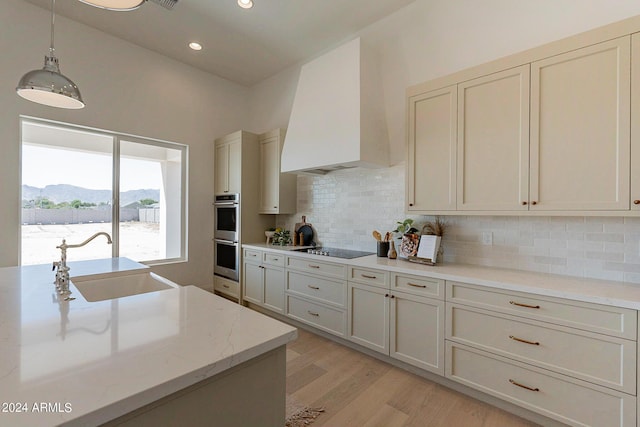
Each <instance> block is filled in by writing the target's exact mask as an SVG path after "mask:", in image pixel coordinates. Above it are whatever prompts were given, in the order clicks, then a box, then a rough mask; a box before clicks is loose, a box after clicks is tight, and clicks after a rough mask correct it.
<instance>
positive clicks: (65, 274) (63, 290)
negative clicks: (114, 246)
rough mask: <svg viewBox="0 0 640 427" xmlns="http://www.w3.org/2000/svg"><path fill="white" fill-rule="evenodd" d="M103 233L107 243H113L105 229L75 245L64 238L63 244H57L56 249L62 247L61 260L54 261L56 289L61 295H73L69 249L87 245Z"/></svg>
mask: <svg viewBox="0 0 640 427" xmlns="http://www.w3.org/2000/svg"><path fill="white" fill-rule="evenodd" d="M100 235H103V236H106V238H107V244H111V243H113V241H112V240H111V236H110V235H109V233H105V232H104V231H100V232H98V233H96V234H94V235H93V236H91V237H89V238H88V239H87V240H85V241H84V242H82V243H78V244H75V245H68V244H67V241H66V239H62V244H61V245H59V246H56V249H60V252H61V254H60V261H58V262H54V263H53V269H54V270H56V268H57V271H56V281H55V284H56V289H57V290H58V293H59V294H60V295H63V296H65V297H67V298H68V297H69V295H71V291H70V290H69V270H70V268H69V267H68V266H67V249H69V248H80V247H82V246H84V245H86V244H87V243H89V242H90V241H92V240H93V239H95V238H96V237H98V236H100Z"/></svg>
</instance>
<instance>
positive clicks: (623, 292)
mask: <svg viewBox="0 0 640 427" xmlns="http://www.w3.org/2000/svg"><path fill="white" fill-rule="evenodd" d="M242 247H243V248H253V249H260V250H270V251H275V252H280V253H285V254H287V255H290V256H296V257H309V258H312V259H316V260H323V261H329V262H334V263H339V264H347V265H353V266H357V267H365V268H378V269H383V270H386V271H391V272H396V273H405V274H416V275H423V276H427V277H432V278H435V279H443V280H452V281H457V282H464V283H470V284H475V285H481V286H489V287H492V288H498V289H505V290H512V291H520V292H530V293H534V294H537V295H541V296H550V297H559V298H568V299H572V300H576V301H582V302H592V303H597V304H604V305H611V306H616V307H624V308H631V309H634V310H640V285H637V284H633V283H623V282H616V281H611V280H599V279H588V278H581V277H571V276H561V275H556V274H546V273H535V272H528V271H522V270H509V269H502V268H495V267H482V266H474V265H464V264H438V265H436V266H427V265H420V264H415V263H412V262H409V261H406V260H403V259H395V260H393V259H388V258H385V257H377V256H376V255H369V256H365V257H360V258H353V259H341V258H334V257H327V256H321V255H310V254H307V253H305V252H292V251H293V250H295V249H299V248H300V247H299V246H297V247H296V246H282V247H281V246H273V245H265V244H264V243H256V244H243V245H242Z"/></svg>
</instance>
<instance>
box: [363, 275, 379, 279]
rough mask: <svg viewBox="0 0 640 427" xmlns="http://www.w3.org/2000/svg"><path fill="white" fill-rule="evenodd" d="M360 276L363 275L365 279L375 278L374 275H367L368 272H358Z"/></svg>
mask: <svg viewBox="0 0 640 427" xmlns="http://www.w3.org/2000/svg"><path fill="white" fill-rule="evenodd" d="M360 275H361V276H362V277H364V278H365V279H375V278H376V276H369V275H368V274H360Z"/></svg>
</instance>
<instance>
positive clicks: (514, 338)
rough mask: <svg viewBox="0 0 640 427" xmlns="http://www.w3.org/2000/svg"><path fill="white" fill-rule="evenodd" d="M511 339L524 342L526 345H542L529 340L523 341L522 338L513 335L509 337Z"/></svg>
mask: <svg viewBox="0 0 640 427" xmlns="http://www.w3.org/2000/svg"><path fill="white" fill-rule="evenodd" d="M509 338H510V339H512V340H514V341H518V342H522V343H525V344H530V345H540V343H539V342H537V341H527V340H523V339H522V338H518V337H514V336H513V335H509Z"/></svg>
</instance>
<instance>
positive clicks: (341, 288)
mask: <svg viewBox="0 0 640 427" xmlns="http://www.w3.org/2000/svg"><path fill="white" fill-rule="evenodd" d="M346 288H347V285H346V283H345V282H344V281H338V280H330V279H323V278H321V277H317V276H313V275H309V274H303V273H296V272H293V271H289V272H287V291H289V292H292V293H297V294H301V295H304V296H308V297H310V298H313V299H316V300H320V301H321V302H327V303H330V304H336V305H338V306H340V307H344V304H345V300H346V295H345V294H346Z"/></svg>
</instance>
